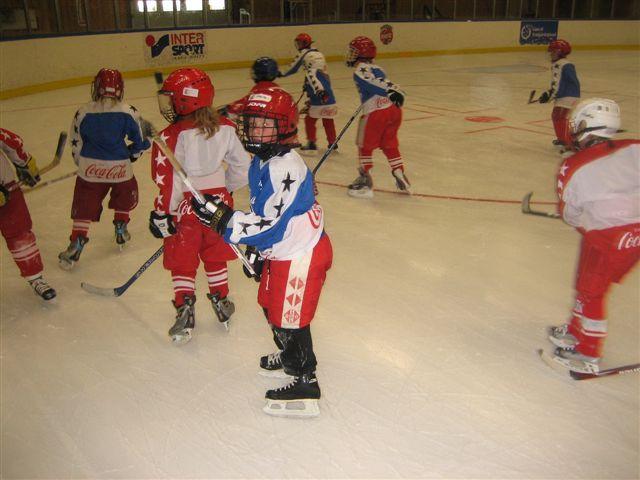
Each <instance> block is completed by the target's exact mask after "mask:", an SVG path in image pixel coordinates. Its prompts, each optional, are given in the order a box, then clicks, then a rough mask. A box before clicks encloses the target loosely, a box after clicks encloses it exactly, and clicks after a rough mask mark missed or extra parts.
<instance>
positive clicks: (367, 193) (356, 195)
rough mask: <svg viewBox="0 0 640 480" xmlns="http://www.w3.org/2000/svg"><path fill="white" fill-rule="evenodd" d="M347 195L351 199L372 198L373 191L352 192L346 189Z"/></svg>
mask: <svg viewBox="0 0 640 480" xmlns="http://www.w3.org/2000/svg"><path fill="white" fill-rule="evenodd" d="M347 195H349V196H350V197H353V198H373V190H370V189H369V190H352V189H350V188H348V189H347Z"/></svg>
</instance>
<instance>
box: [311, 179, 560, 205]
mask: <svg viewBox="0 0 640 480" xmlns="http://www.w3.org/2000/svg"><path fill="white" fill-rule="evenodd" d="M317 183H318V185H328V186H330V187H340V188H347V185H344V184H341V183H333V182H317ZM375 191H376V192H382V193H391V194H393V195H403V196H409V195H407V194H406V193H400V192H398V191H395V190H385V189H384V188H376V189H375ZM411 197H418V198H435V199H438V200H457V201H463V202H483V203H503V204H511V205H521V204H522V200H501V199H499V198H481V197H464V196H458V195H433V194H429V193H415V192H414V193H412V194H411ZM534 204H537V205H556V204H557V202H549V201H539V200H538V201H533V202H531V205H534Z"/></svg>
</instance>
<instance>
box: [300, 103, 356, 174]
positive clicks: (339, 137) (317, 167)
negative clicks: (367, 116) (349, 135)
mask: <svg viewBox="0 0 640 480" xmlns="http://www.w3.org/2000/svg"><path fill="white" fill-rule="evenodd" d="M363 108H364V103H361V104H360V106H359V107H358V109H357V110H356V111H355V112H354V113H353V115H351V118H350V119H349V121H348V122H347V124H346V125H345V126H344V127H342V130H340V133H339V134H338V136H337V137H336V139H335V140H334V141H333V143H332V144H331V145H329V148H328V149H327V151H326V152H324V155H322V158H321V159H320V161H319V162H318V164H317V165H316V166H315V167H314V168H313V172H311V173H312V174H313V176H314V177H315V175H316V172H317V171H318V169H319V168H320V167H321V166H322V164H323V163H324V161H325V160H326V159H327V158H328V157H329V155H331V152H333V151H334V150H335V149H336V147H337V146H338V142H339V141H340V139H341V138H342V136H343V135H344V133H345V132H346V131H347V128H349V126H350V125H351V124H352V123H353V121H354V120H355V119H356V117H357V116H358V114H359V113H360V112H361V111H362V109H363Z"/></svg>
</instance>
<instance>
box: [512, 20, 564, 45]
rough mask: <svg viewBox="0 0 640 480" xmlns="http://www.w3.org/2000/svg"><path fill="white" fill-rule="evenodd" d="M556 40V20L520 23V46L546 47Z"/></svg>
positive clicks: (524, 21)
mask: <svg viewBox="0 0 640 480" xmlns="http://www.w3.org/2000/svg"><path fill="white" fill-rule="evenodd" d="M557 38H558V21H557V20H523V21H522V22H520V45H527V44H530V45H547V44H549V43H551V42H552V41H553V40H555V39H557Z"/></svg>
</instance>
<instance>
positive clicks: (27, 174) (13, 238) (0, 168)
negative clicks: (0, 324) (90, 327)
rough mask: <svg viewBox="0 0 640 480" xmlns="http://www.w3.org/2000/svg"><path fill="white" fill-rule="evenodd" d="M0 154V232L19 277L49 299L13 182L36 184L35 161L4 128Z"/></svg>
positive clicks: (50, 291) (24, 208)
mask: <svg viewBox="0 0 640 480" xmlns="http://www.w3.org/2000/svg"><path fill="white" fill-rule="evenodd" d="M0 153H1V154H0V232H2V236H3V237H4V239H5V241H6V242H7V247H8V248H9V252H11V256H12V257H13V261H14V262H15V263H16V265H17V266H18V269H19V270H20V274H21V275H22V277H23V278H24V279H25V280H26V281H27V282H29V285H31V288H33V291H34V292H35V293H36V295H38V296H40V297H41V298H43V299H44V300H51V299H52V298H54V297H55V296H56V291H55V290H54V289H53V288H51V287H50V286H49V284H48V283H47V282H45V281H44V279H43V278H42V270H43V269H44V266H43V265H42V258H40V250H39V249H38V245H36V236H35V235H34V234H33V232H32V231H31V226H32V224H31V215H29V209H28V208H27V204H26V202H25V200H24V195H23V193H22V190H21V189H20V185H19V183H18V182H17V181H16V173H17V174H18V180H19V181H20V182H22V183H24V184H26V185H28V186H30V187H33V186H34V185H35V184H37V183H38V182H39V181H40V175H39V173H38V166H37V165H36V159H35V158H33V157H32V156H31V155H29V154H28V153H27V152H26V151H25V150H24V148H23V145H22V138H20V137H19V136H18V135H16V134H15V133H13V132H10V131H9V130H5V129H4V128H0ZM11 164H13V167H15V172H14V169H13V168H12V165H11Z"/></svg>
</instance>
